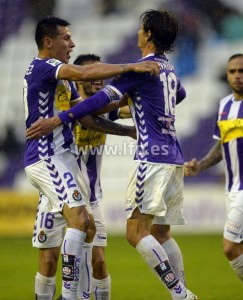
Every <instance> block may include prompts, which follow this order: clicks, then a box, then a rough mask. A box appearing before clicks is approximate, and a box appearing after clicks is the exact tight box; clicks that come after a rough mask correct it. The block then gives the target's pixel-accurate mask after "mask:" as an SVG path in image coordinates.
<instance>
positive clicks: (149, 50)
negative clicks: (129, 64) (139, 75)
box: [141, 43, 156, 57]
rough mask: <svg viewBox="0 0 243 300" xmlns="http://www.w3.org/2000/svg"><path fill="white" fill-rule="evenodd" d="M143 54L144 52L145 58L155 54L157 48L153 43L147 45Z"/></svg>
mask: <svg viewBox="0 0 243 300" xmlns="http://www.w3.org/2000/svg"><path fill="white" fill-rule="evenodd" d="M141 52H142V57H145V56H147V55H148V54H150V53H155V52H156V48H155V46H154V44H153V43H147V45H146V46H145V47H144V48H142V49H141Z"/></svg>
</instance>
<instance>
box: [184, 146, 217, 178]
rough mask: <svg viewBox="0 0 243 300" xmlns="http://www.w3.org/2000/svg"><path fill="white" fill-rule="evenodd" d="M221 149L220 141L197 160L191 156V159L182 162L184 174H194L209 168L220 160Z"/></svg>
mask: <svg viewBox="0 0 243 300" xmlns="http://www.w3.org/2000/svg"><path fill="white" fill-rule="evenodd" d="M222 158H223V156H222V150H221V143H220V142H217V143H216V144H215V145H214V146H213V148H212V149H211V150H210V151H209V152H208V154H207V155H206V156H205V157H204V158H202V159H201V160H200V161H197V160H196V159H195V158H193V159H192V160H191V161H188V162H185V163H184V174H185V176H195V175H197V174H198V173H200V172H202V171H203V170H206V169H209V168H210V167H212V166H214V165H216V164H217V163H219V162H220V161H221V160H222Z"/></svg>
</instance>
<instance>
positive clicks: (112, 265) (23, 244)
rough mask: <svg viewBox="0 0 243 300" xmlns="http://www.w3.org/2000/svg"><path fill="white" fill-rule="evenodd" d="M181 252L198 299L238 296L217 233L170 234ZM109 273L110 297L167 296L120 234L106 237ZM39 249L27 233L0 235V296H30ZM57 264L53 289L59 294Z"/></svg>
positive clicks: (163, 299) (240, 291) (162, 299)
mask: <svg viewBox="0 0 243 300" xmlns="http://www.w3.org/2000/svg"><path fill="white" fill-rule="evenodd" d="M175 238H176V240H177V242H178V244H179V245H180V247H181V249H182V251H183V255H184V264H185V272H186V279H187V285H188V288H189V289H191V290H192V291H193V292H194V293H196V294H197V295H198V296H199V299H200V300H232V299H234V300H242V299H243V285H242V284H241V282H240V281H239V279H238V278H237V277H236V276H235V274H234V273H233V271H232V270H231V268H230V266H229V264H228V262H227V260H226V258H225V257H224V255H223V251H222V237H221V236H220V235H181V234H178V235H175ZM106 258H107V264H108V269H109V272H110V274H111V277H112V297H111V299H112V300H148V299H149V300H170V299H171V298H170V295H169V293H168V292H167V291H166V289H165V287H164V286H162V284H161V283H160V281H159V280H158V279H157V278H156V277H155V275H154V274H153V273H152V271H150V270H149V268H148V267H147V265H146V264H145V263H144V262H143V260H142V258H141V257H140V255H139V254H138V253H137V252H136V250H134V249H133V248H132V247H131V246H129V245H128V243H127V242H126V240H125V238H124V237H123V236H110V237H109V240H108V247H107V250H106ZM37 265H38V251H37V250H36V249H33V248H32V245H31V238H30V237H15V238H12V237H11V238H3V237H0V271H1V272H0V276H1V279H0V299H1V300H33V299H34V293H33V290H34V288H33V287H34V276H35V273H36V270H37ZM60 289H61V275H60V267H59V270H58V276H57V293H56V295H55V299H57V297H58V296H59V295H60Z"/></svg>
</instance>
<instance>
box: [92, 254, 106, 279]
mask: <svg viewBox="0 0 243 300" xmlns="http://www.w3.org/2000/svg"><path fill="white" fill-rule="evenodd" d="M92 267H93V273H94V274H99V275H100V276H101V275H102V274H104V273H106V265H105V259H104V257H98V258H94V259H93V260H92Z"/></svg>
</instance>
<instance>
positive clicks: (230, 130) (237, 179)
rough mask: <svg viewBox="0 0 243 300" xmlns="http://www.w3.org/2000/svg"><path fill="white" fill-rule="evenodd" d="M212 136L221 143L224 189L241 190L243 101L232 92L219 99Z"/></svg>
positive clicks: (242, 169) (242, 187)
mask: <svg viewBox="0 0 243 300" xmlns="http://www.w3.org/2000/svg"><path fill="white" fill-rule="evenodd" d="M213 137H214V138H215V139H218V140H220V141H221V144H222V154H223V158H224V162H225V174H226V175H225V176H226V186H225V189H226V190H227V191H229V192H230V191H232V192H235V191H239V190H243V101H241V100H235V99H234V96H233V94H231V95H228V96H227V97H225V98H223V99H222V100H221V101H220V104H219V110H218V118H217V123H216V127H215V131H214V136H213Z"/></svg>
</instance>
